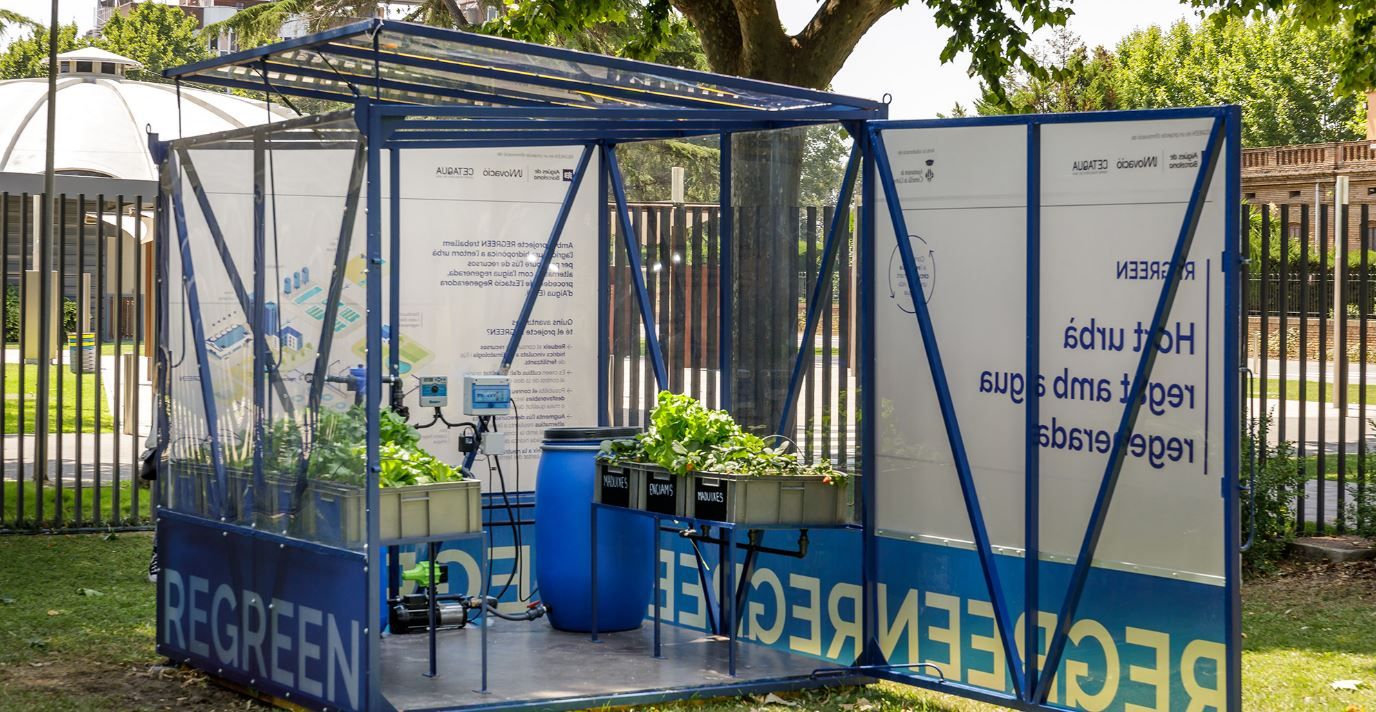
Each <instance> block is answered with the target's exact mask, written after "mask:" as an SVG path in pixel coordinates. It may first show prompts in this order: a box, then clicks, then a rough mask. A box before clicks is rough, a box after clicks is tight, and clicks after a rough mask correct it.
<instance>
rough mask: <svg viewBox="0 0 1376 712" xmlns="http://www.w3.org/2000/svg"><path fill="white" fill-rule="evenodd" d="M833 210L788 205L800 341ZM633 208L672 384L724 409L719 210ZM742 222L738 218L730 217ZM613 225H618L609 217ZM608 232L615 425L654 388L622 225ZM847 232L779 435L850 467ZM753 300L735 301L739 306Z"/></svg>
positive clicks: (637, 411)
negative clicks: (791, 412) (789, 422)
mask: <svg viewBox="0 0 1376 712" xmlns="http://www.w3.org/2000/svg"><path fill="white" fill-rule="evenodd" d="M833 211H834V208H832V207H811V206H809V207H798V208H794V209H793V210H792V211H791V213H790V214H789V218H788V219H789V220H790V221H791V222H793V223H796V226H797V233H796V234H797V235H798V259H797V265H798V267H797V269H796V272H795V274H794V275H793V279H792V280H791V281H790V283H789V285H788V289H789V294H788V295H787V297H786V299H787V303H789V304H791V305H792V311H793V313H794V322H795V324H796V328H795V333H796V334H798V338H800V337H801V333H802V325H803V321H804V318H805V315H806V313H807V312H806V310H807V307H808V304H807V301H808V300H809V299H810V298H811V292H812V285H813V284H814V283H815V282H816V280H817V273H818V269H819V265H820V260H821V255H822V248H823V242H824V240H825V232H826V226H827V225H828V224H829V223H830V221H831V216H832V213H833ZM631 215H632V225H633V228H634V231H635V234H636V236H637V238H638V240H639V243H640V250H641V254H640V257H641V263H642V270H643V273H644V275H645V286H646V291H647V292H648V293H649V297H650V303H651V305H652V308H653V311H654V316H655V325H656V330H657V333H656V336H657V337H658V339H659V342H660V345H661V350H662V351H663V353H664V360H665V366H666V369H667V371H668V379H669V383H668V387H669V390H672V391H675V392H681V393H687V394H689V395H691V396H693V397H695V398H697V399H699V400H701V401H703V402H704V403H705V404H707V405H709V406H710V407H714V408H715V407H720V405H721V398H720V394H721V380H720V379H721V378H722V374H721V368H720V366H721V362H720V358H719V354H718V346H719V343H720V342H719V338H720V333H719V327H720V314H721V303H720V289H719V287H720V284H719V281H718V280H719V279H720V264H721V240H720V211H719V209H718V207H717V206H715V205H669V204H641V205H632V206H631ZM743 222H746V221H743V220H740V219H738V220H737V221H736V224H737V225H738V226H739V225H741V224H742V223H743ZM612 224H613V225H614V226H615V225H616V221H615V220H614V219H613V220H612ZM738 229H739V227H738ZM613 230H614V239H615V242H614V244H615V245H616V246H617V247H616V248H615V249H612V250H611V254H612V269H611V275H612V277H611V280H610V281H611V285H610V286H611V303H610V305H609V306H608V308H609V310H610V312H611V315H610V320H609V324H610V327H611V328H610V330H609V342H610V343H609V345H608V349H609V353H610V354H611V373H610V374H609V378H608V385H609V389H610V393H609V400H608V402H609V403H610V404H611V409H612V413H611V420H612V424H614V425H644V424H645V422H646V416H647V414H648V413H649V411H650V409H651V408H652V407H653V405H654V398H655V393H656V391H657V385H656V383H655V377H654V371H653V369H652V368H651V364H650V359H649V356H648V354H647V352H646V340H645V335H644V329H643V328H642V326H641V318H640V312H639V307H638V304H637V302H636V299H635V294H634V291H633V287H632V285H631V277H630V271H629V269H630V268H629V266H628V265H627V260H626V257H625V253H624V251H623V250H621V249H620V247H619V245H620V244H621V243H620V242H619V240H620V237H619V234H617V233H616V231H617V230H618V228H616V227H614V228H613ZM852 237H853V236H852V235H851V234H850V233H849V232H847V233H846V235H845V238H846V239H844V240H842V241H841V243H840V245H839V247H840V250H839V253H838V256H837V260H836V268H835V271H834V276H833V278H832V282H831V285H830V288H829V290H828V292H827V293H826V295H825V296H824V297H823V300H824V304H823V307H822V309H821V321H820V323H819V325H818V330H817V334H816V336H815V338H814V339H813V343H812V344H806V345H801V347H802V348H803V349H804V351H805V353H806V354H807V355H808V358H809V359H810V360H809V362H808V363H807V364H806V368H804V370H803V377H802V381H801V386H800V388H799V396H798V402H797V407H796V408H795V413H796V415H795V422H796V427H795V428H794V429H793V432H791V433H785V435H787V436H788V437H790V438H792V439H793V440H794V442H795V443H796V444H797V445H798V448H799V450H800V451H801V452H802V453H804V454H805V456H806V457H808V458H814V459H815V458H819V457H821V458H826V459H829V460H831V461H833V462H835V463H836V464H837V465H838V466H841V467H847V468H853V467H854V466H855V464H856V462H857V460H858V458H857V455H856V447H855V446H856V444H857V442H858V440H857V438H856V422H857V421H856V417H857V413H858V401H857V399H856V397H855V392H856V391H855V388H856V383H855V380H856V372H855V360H854V358H855V353H856V333H855V325H856V321H855V318H854V309H855V297H854V295H855V293H856V292H855V279H856V272H855V264H854V258H853V255H854V252H853V247H854V245H853V244H852ZM738 281H739V280H738ZM751 306H752V305H749V304H738V305H737V309H742V308H751ZM788 365H789V366H791V365H792V364H791V362H790V364H788Z"/></svg>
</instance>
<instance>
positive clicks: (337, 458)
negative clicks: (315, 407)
mask: <svg viewBox="0 0 1376 712" xmlns="http://www.w3.org/2000/svg"><path fill="white" fill-rule="evenodd" d="M378 413H379V416H380V419H379V421H378V455H379V465H380V467H381V473H380V475H379V477H380V483H381V485H382V486H383V487H404V486H407V485H424V484H431V483H434V482H453V481H456V480H461V479H463V474H462V472H461V471H460V470H459V469H458V468H455V467H451V466H450V465H448V464H446V463H444V462H442V461H441V460H439V459H438V458H436V457H435V456H434V455H431V454H430V453H429V452H426V450H425V449H424V448H422V447H421V446H420V433H419V432H417V431H416V429H415V428H413V427H411V426H410V425H409V424H408V423H407V422H406V421H405V420H403V419H402V418H401V416H399V415H397V414H396V413H393V412H392V411H390V410H386V409H384V410H381V411H379V412H378ZM264 442H265V447H264V453H263V458H264V468H265V469H266V470H267V471H269V472H276V473H279V474H293V473H295V472H296V470H297V468H298V467H299V466H300V460H299V458H300V454H301V451H302V450H301V429H300V428H299V426H297V424H296V423H295V422H294V421H291V420H285V419H284V420H279V421H276V422H274V423H273V424H272V425H271V426H270V427H269V429H268V432H267V433H265V435H264ZM367 454H368V453H367V416H366V413H365V411H364V410H363V408H362V406H353V407H351V408H349V409H348V410H345V411H334V410H329V411H324V412H322V413H321V414H320V421H319V422H318V423H317V425H316V435H315V440H314V442H313V443H312V445H311V447H310V449H309V453H308V457H309V462H308V464H307V467H306V476H307V477H308V478H310V479H321V480H334V481H338V482H347V483H351V484H358V485H361V484H363V480H364V467H365V464H366V462H367ZM251 457H252V452H251V451H250V452H249V453H247V455H246V458H248V459H246V461H245V462H240V463H237V464H238V465H239V466H241V467H242V466H245V465H246V464H248V463H251V462H252V460H251Z"/></svg>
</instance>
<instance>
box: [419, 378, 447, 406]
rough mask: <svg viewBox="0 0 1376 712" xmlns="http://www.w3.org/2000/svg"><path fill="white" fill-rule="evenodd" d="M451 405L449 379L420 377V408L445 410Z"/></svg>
mask: <svg viewBox="0 0 1376 712" xmlns="http://www.w3.org/2000/svg"><path fill="white" fill-rule="evenodd" d="M448 405H449V377H448V376H421V377H420V407H422V408H444V407H447V406H448Z"/></svg>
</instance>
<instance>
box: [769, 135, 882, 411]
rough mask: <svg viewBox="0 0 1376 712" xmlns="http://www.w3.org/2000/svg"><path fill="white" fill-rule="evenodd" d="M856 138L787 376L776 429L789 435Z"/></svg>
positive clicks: (826, 290) (846, 198) (844, 214)
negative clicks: (782, 406) (796, 351)
mask: <svg viewBox="0 0 1376 712" xmlns="http://www.w3.org/2000/svg"><path fill="white" fill-rule="evenodd" d="M861 143H862V141H861V140H859V137H857V140H856V141H855V145H854V146H853V147H852V148H851V150H850V160H849V161H847V162H846V172H845V175H844V176H843V177H842V178H841V191H840V193H839V195H838V196H837V200H836V211H835V212H833V213H832V214H831V225H830V226H828V227H827V240H826V244H825V245H824V246H823V247H822V265H821V268H820V269H818V270H817V282H816V283H815V284H813V285H812V297H811V298H810V299H809V300H808V303H807V304H808V307H807V320H806V321H805V322H804V323H803V341H802V344H801V345H800V346H799V347H798V357H797V358H796V359H794V361H793V373H792V374H790V375H789V377H788V393H787V394H785V396H784V409H783V415H781V416H780V417H779V428H778V430H775V431H774V432H776V433H779V434H781V435H786V434H787V433H788V431H789V427H788V426H789V421H791V420H793V409H794V407H796V406H797V403H798V388H799V387H800V386H801V385H802V382H803V369H804V368H806V367H807V366H808V364H809V363H811V362H812V359H811V356H812V338H813V334H815V333H817V322H818V321H819V320H820V319H821V318H822V300H823V299H825V298H826V296H827V295H828V294H830V293H831V272H832V270H833V269H835V266H836V253H837V244H838V243H839V242H840V239H841V226H842V225H844V224H846V218H848V217H849V215H850V211H849V210H846V208H847V207H848V206H849V205H850V199H851V194H852V192H853V191H854V189H855V174H856V172H857V171H858V170H859V167H860V155H861V149H860V144H861Z"/></svg>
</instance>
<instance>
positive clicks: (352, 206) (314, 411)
mask: <svg viewBox="0 0 1376 712" xmlns="http://www.w3.org/2000/svg"><path fill="white" fill-rule="evenodd" d="M367 160H368V146H367V145H366V143H365V142H363V141H359V142H358V146H357V147H356V148H355V149H354V162H353V167H352V168H351V169H350V171H349V190H348V193H347V194H345V196H344V217H343V219H341V220H340V222H339V241H338V242H337V243H335V248H334V269H333V271H331V272H330V289H329V292H328V293H327V296H326V297H325V315H324V317H322V319H321V321H320V346H319V347H318V348H317V349H316V352H315V370H314V372H313V373H312V374H311V391H310V399H309V400H308V401H307V404H308V405H309V407H310V417H312V418H314V417H317V416H318V411H319V410H320V397H321V395H322V394H323V393H324V389H325V375H326V370H327V369H328V368H329V366H330V348H331V346H333V344H334V326H335V321H336V320H337V319H338V318H339V295H340V293H341V292H343V291H344V271H345V269H346V268H347V267H348V264H349V255H350V252H349V248H350V245H351V243H352V242H353V236H354V219H355V217H356V216H357V215H358V194H359V191H361V190H362V189H363V172H364V171H363V169H364V167H365V165H366V164H367ZM313 434H314V433H313V432H312V435H313ZM303 484H304V482H303Z"/></svg>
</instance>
